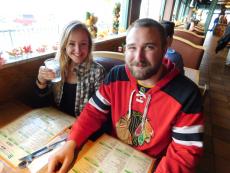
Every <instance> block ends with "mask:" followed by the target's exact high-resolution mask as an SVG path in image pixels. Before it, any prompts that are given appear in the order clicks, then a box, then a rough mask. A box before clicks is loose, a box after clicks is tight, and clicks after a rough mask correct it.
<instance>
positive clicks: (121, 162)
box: [69, 134, 155, 173]
mask: <svg viewBox="0 0 230 173" xmlns="http://www.w3.org/2000/svg"><path fill="white" fill-rule="evenodd" d="M154 161H155V159H153V158H151V157H150V156H148V155H146V154H144V153H142V152H140V151H138V150H136V149H134V148H132V147H131V146H129V145H127V144H124V143H122V142H121V141H119V140H118V139H115V138H113V137H111V136H109V135H106V134H104V135H102V136H101V137H100V138H99V139H98V140H96V141H95V142H94V143H93V145H91V147H90V148H89V149H88V151H87V152H85V153H84V154H82V155H81V156H80V158H79V159H78V160H77V161H76V163H75V164H74V166H73V168H72V169H71V170H70V171H69V173H108V172H109V173H150V172H152V169H153V165H154Z"/></svg>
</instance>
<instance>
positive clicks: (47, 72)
mask: <svg viewBox="0 0 230 173" xmlns="http://www.w3.org/2000/svg"><path fill="white" fill-rule="evenodd" d="M54 78H55V72H54V71H53V70H51V69H48V68H46V67H45V66H41V67H40V68H39V71H38V80H39V81H40V82H41V83H46V82H47V81H49V80H52V79H54Z"/></svg>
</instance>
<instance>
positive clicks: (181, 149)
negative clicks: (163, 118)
mask: <svg viewBox="0 0 230 173" xmlns="http://www.w3.org/2000/svg"><path fill="white" fill-rule="evenodd" d="M178 129H179V130H178ZM183 129H184V130H183ZM172 131H173V132H172V133H175V131H177V132H178V131H181V134H182V135H184V138H186V135H187V136H188V135H191V134H192V135H193V134H197V136H198V135H199V136H200V139H201V141H199V142H197V141H195V140H194V141H192V140H191V139H190V140H187V141H183V140H178V138H179V137H178V138H177V139H176V138H174V134H173V135H172V136H173V137H172V138H173V139H172V142H171V143H170V144H169V146H168V149H167V152H166V155H165V156H164V157H162V159H161V161H160V163H159V165H158V167H157V169H156V173H166V172H167V173H175V172H176V173H192V172H195V166H196V165H197V162H198V159H199V158H200V156H201V155H202V153H203V141H202V136H203V116H202V114H201V113H197V114H195V115H194V114H185V113H181V115H180V116H178V120H177V123H176V124H175V126H174V128H173V130H172ZM189 132H190V133H189ZM178 133H179V132H178ZM178 133H176V135H178ZM183 133H184V134H183ZM181 134H180V135H181ZM181 138H182V137H181ZM187 139H188V137H187Z"/></svg>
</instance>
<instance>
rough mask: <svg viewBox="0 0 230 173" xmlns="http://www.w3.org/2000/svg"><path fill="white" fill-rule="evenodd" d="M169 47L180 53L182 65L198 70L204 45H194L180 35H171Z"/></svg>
mask: <svg viewBox="0 0 230 173" xmlns="http://www.w3.org/2000/svg"><path fill="white" fill-rule="evenodd" d="M171 48H173V49H175V50H176V51H177V52H178V53H180V54H181V56H182V59H183V61H184V66H185V67H188V68H192V69H197V70H199V67H200V63H201V60H202V58H203V54H204V47H203V46H199V45H195V44H193V43H192V42H190V41H188V40H185V39H183V38H181V37H177V36H173V42H172V45H171Z"/></svg>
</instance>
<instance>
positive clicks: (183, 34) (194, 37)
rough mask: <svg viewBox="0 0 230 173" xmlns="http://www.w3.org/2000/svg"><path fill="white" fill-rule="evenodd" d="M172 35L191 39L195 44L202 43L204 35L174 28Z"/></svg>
mask: <svg viewBox="0 0 230 173" xmlns="http://www.w3.org/2000/svg"><path fill="white" fill-rule="evenodd" d="M174 35H175V36H178V37H181V38H184V39H186V40H188V41H191V42H192V43H194V44H197V45H203V43H204V39H205V37H204V36H201V35H198V34H196V33H195V32H192V31H188V30H185V29H175V31H174Z"/></svg>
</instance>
